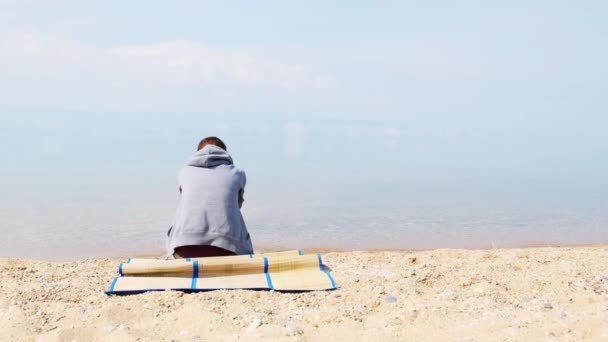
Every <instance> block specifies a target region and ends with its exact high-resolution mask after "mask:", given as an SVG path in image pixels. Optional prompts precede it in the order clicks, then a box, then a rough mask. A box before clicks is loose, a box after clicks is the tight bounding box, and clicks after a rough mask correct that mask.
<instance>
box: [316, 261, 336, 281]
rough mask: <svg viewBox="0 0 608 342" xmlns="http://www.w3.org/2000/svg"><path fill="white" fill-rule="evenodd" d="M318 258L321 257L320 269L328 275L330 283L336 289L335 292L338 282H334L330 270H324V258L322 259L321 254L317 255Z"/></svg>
mask: <svg viewBox="0 0 608 342" xmlns="http://www.w3.org/2000/svg"><path fill="white" fill-rule="evenodd" d="M317 256H318V257H319V268H320V269H321V271H323V272H325V274H327V277H328V278H329V281H330V282H331V286H332V287H333V288H334V290H335V289H336V282H335V281H334V277H332V276H331V273H329V271H328V270H326V269H324V268H323V258H322V257H321V254H320V253H319V254H317Z"/></svg>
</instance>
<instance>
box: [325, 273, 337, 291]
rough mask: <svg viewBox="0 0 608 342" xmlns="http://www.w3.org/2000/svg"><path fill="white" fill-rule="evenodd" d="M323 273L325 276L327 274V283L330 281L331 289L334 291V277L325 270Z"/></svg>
mask: <svg viewBox="0 0 608 342" xmlns="http://www.w3.org/2000/svg"><path fill="white" fill-rule="evenodd" d="M323 272H325V274H327V277H328V278H329V281H331V287H332V288H333V289H334V290H335V289H336V282H335V281H334V277H332V276H331V273H329V271H327V270H325V271H323Z"/></svg>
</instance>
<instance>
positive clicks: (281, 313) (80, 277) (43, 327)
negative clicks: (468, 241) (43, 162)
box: [0, 244, 608, 341]
mask: <svg viewBox="0 0 608 342" xmlns="http://www.w3.org/2000/svg"><path fill="white" fill-rule="evenodd" d="M305 252H306V250H305ZM323 260H324V262H325V263H326V264H327V265H328V266H329V267H330V268H331V269H332V276H333V277H334V279H335V280H336V282H337V285H338V286H339V289H338V290H334V291H327V292H305V293H278V292H266V291H242V290H231V291H222V290H220V291H212V292H199V293H192V294H186V293H182V292H177V291H165V292H151V293H145V294H140V295H133V296H106V295H105V294H104V293H103V291H104V290H106V289H107V288H108V287H109V285H110V282H111V280H112V279H113V277H115V276H116V275H117V265H118V263H119V262H120V261H121V259H119V258H112V259H89V260H80V261H70V262H50V261H34V260H24V259H9V258H0V274H1V276H2V280H3V281H2V283H0V317H1V319H0V331H2V332H3V336H0V341H12V340H22V341H36V340H44V341H65V340H68V341H71V340H77V341H84V340H86V341H102V340H109V339H111V340H122V341H170V340H176V341H199V340H200V341H205V340H235V339H242V340H245V341H248V340H268V339H272V340H279V341H283V340H285V341H293V340H301V341H308V340H310V341H315V340H320V339H337V340H352V341H361V340H376V339H382V340H386V341H404V340H405V341H409V340H439V341H443V340H454V339H462V340H472V341H493V340H500V341H505V340H507V341H510V340H539V339H542V340H544V339H564V340H601V339H606V338H608V326H607V325H606V322H607V321H608V269H607V268H606V265H607V264H608V245H605V244H602V245H599V246H575V247H542V248H539V247H530V248H509V249H485V250H466V249H435V250H416V251H352V252H328V253H323Z"/></svg>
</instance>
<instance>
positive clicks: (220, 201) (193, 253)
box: [167, 137, 253, 259]
mask: <svg viewBox="0 0 608 342" xmlns="http://www.w3.org/2000/svg"><path fill="white" fill-rule="evenodd" d="M178 181H179V192H180V201H179V205H178V207H177V213H176V215H175V219H174V221H173V225H172V226H171V228H170V229H169V231H168V232H167V257H168V258H169V259H171V258H199V257H214V256H228V255H240V254H252V253H253V245H252V243H251V237H250V235H249V232H248V231H247V226H246V225H245V221H244V219H243V216H242V214H241V207H242V205H243V202H244V197H243V196H244V192H245V183H246V176H245V172H244V171H242V170H240V169H238V168H236V167H235V166H234V163H233V161H232V157H231V156H230V155H229V154H228V149H227V148H226V144H224V142H223V141H222V140H220V139H219V138H217V137H207V138H205V139H203V140H202V141H201V142H200V143H199V145H198V150H197V152H196V153H195V154H194V156H192V158H190V160H189V161H188V163H187V165H186V166H185V167H184V168H183V169H182V170H181V171H180V173H179V176H178Z"/></svg>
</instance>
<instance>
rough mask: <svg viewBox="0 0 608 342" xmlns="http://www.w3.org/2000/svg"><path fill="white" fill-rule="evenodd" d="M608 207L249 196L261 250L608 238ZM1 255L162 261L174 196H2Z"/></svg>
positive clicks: (250, 221)
mask: <svg viewBox="0 0 608 342" xmlns="http://www.w3.org/2000/svg"><path fill="white" fill-rule="evenodd" d="M607 203H608V202H607V201H606V200H604V199H603V198H601V197H598V198H595V199H593V200H591V199H589V198H587V200H586V201H585V202H581V201H577V200H576V199H575V198H573V199H571V200H559V201H557V200H544V201H541V200H539V199H529V200H522V199H521V198H520V199H517V200H509V201H507V200H504V199H503V200H500V201H497V200H495V201H489V200H486V201H479V200H477V201H475V200H471V199H468V200H467V199H460V200H458V199H452V200H445V199H444V200H428V199H427V200H420V199H411V200H407V201H406V200H399V201H394V200H392V201H386V200H382V201H381V200H376V201H374V200H370V199H367V201H366V202H356V201H347V200H335V199H326V200H317V201H314V202H312V201H310V202H305V201H301V202H291V203H278V202H271V201H267V200H261V199H259V198H256V197H255V196H250V197H248V200H247V201H246V204H245V207H244V209H243V214H244V216H245V219H246V222H247V225H248V228H249V231H250V233H251V236H252V239H253V242H254V246H255V247H256V249H257V250H285V249H297V248H302V249H308V250H310V249H329V250H373V249H385V250H386V249H433V248H504V247H526V246H533V245H534V246H538V245H541V246H542V245H576V244H597V243H607V242H608V204H607ZM2 204H3V205H2V207H1V209H0V227H2V230H3V234H2V237H1V238H0V251H1V252H0V257H18V258H29V259H47V260H74V259H82V258H99V257H125V256H133V255H158V254H161V253H163V250H164V241H165V240H164V239H165V234H166V231H167V229H168V227H169V226H170V224H171V219H172V216H173V213H174V210H175V206H176V201H175V200H174V199H171V200H167V199H158V198H154V197H151V198H148V199H147V200H141V199H134V198H112V199H108V198H106V199H100V198H98V199H96V200H82V199H75V200H69V199H55V200H53V201H42V200H39V199H37V200H36V199H27V200H26V199H22V200H10V201H9V200H4V201H3V203H2Z"/></svg>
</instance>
